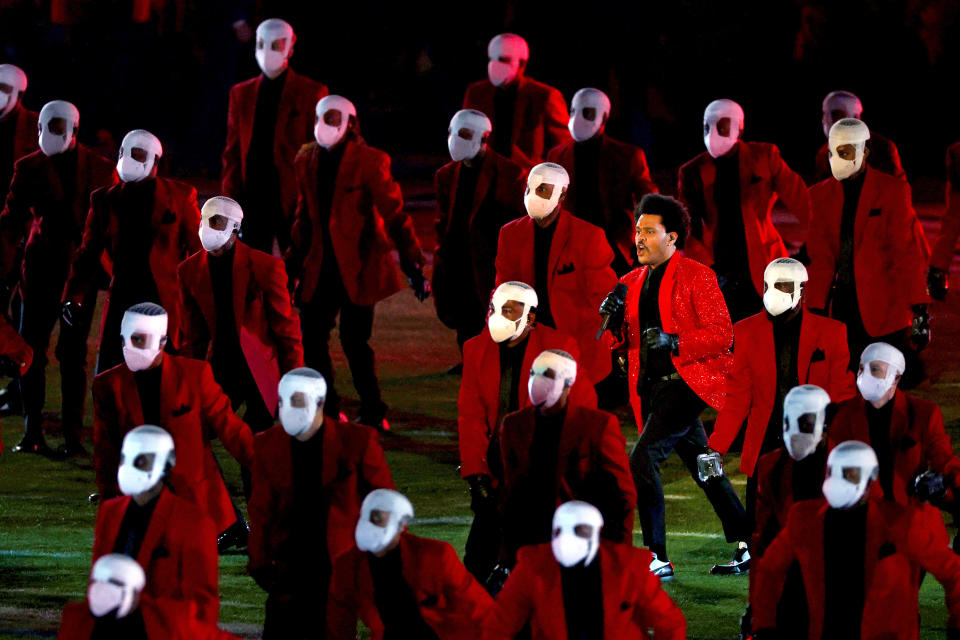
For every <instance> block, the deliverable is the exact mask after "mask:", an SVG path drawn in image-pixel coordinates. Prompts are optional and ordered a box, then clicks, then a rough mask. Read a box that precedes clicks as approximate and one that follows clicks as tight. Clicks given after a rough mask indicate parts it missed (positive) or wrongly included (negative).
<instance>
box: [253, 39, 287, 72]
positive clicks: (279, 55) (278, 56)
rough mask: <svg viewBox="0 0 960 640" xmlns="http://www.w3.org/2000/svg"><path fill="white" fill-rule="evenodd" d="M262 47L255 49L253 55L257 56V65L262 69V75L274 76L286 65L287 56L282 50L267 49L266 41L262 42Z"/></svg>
mask: <svg viewBox="0 0 960 640" xmlns="http://www.w3.org/2000/svg"><path fill="white" fill-rule="evenodd" d="M264 45H265V46H264V48H263V49H257V51H256V53H255V54H254V56H255V57H256V58H257V65H258V66H259V67H260V70H261V71H263V75H265V76H267V77H268V78H273V77H276V76H277V75H279V74H280V72H281V71H283V69H284V68H285V67H286V66H287V56H286V54H284V52H283V51H273V50H272V49H268V48H267V47H268V46H269V45H268V44H267V43H264Z"/></svg>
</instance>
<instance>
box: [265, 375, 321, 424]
mask: <svg viewBox="0 0 960 640" xmlns="http://www.w3.org/2000/svg"><path fill="white" fill-rule="evenodd" d="M277 391H278V395H279V396H280V411H279V416H280V424H281V425H283V430H284V431H286V432H287V434H288V435H290V436H292V437H296V436H299V435H300V434H302V433H304V432H305V431H306V430H307V429H309V428H310V427H311V426H313V421H314V419H315V418H316V417H317V414H318V413H321V412H322V411H323V401H324V400H325V399H326V397H327V382H326V380H324V379H323V378H322V377H320V378H317V377H313V376H305V375H298V374H297V369H294V370H292V371H289V372H287V373H286V374H285V375H284V376H283V377H282V378H281V379H280V384H279V386H278V389H277ZM295 393H302V394H303V396H304V397H303V400H304V404H305V405H306V406H303V407H294V406H293V405H292V397H293V394H295Z"/></svg>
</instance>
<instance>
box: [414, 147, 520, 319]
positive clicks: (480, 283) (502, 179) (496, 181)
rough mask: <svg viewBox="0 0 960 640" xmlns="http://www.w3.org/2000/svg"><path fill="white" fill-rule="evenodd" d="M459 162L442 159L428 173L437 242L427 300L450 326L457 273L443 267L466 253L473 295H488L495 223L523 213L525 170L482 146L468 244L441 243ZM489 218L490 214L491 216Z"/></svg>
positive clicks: (451, 212)
mask: <svg viewBox="0 0 960 640" xmlns="http://www.w3.org/2000/svg"><path fill="white" fill-rule="evenodd" d="M461 166H463V163H462V162H448V163H447V164H445V165H443V166H442V167H440V168H439V169H438V170H437V173H436V174H435V175H434V178H433V185H434V189H435V190H436V192H437V215H436V218H435V219H434V225H435V227H436V230H437V246H436V248H435V249H434V253H433V282H432V284H433V296H434V297H433V299H434V302H435V303H436V305H437V316H438V317H439V318H440V320H441V321H443V322H444V324H447V325H448V326H451V327H456V324H455V322H456V318H457V317H458V315H459V314H458V313H457V309H456V306H457V305H458V303H459V302H460V298H461V296H460V295H459V294H458V289H459V288H461V287H462V286H463V284H462V282H461V281H460V280H459V279H458V275H459V274H457V273H455V272H452V271H451V269H450V268H448V267H447V265H446V261H447V260H448V259H451V258H452V259H454V260H458V259H459V258H460V257H461V256H462V254H463V253H464V252H469V253H470V258H471V263H472V265H473V281H474V283H476V286H477V298H478V299H479V300H488V299H489V298H490V292H491V291H492V290H493V286H494V284H493V283H494V279H495V278H494V277H495V274H496V265H495V264H494V259H495V258H496V254H497V236H498V234H499V232H500V227H502V226H503V225H505V224H506V223H508V222H510V221H511V220H514V219H516V218H519V217H520V216H523V215H526V214H525V212H524V208H523V191H524V189H525V188H526V175H527V174H526V171H525V170H524V169H523V168H522V167H520V166H519V165H518V164H517V163H515V162H513V161H512V160H508V159H507V158H504V157H503V156H501V155H500V154H499V153H497V152H496V151H494V150H493V149H490V148H489V147H488V148H487V151H486V154H485V155H484V158H483V163H482V164H481V165H480V175H479V176H477V186H476V188H475V189H474V192H473V204H472V205H471V207H470V219H469V220H468V221H467V225H466V228H467V233H468V236H469V240H470V241H469V244H468V245H461V246H456V245H454V244H453V243H451V242H447V234H448V233H449V232H450V228H451V226H452V225H453V215H454V204H455V203H456V200H457V185H458V184H459V183H460V167H461ZM491 218H492V219H491Z"/></svg>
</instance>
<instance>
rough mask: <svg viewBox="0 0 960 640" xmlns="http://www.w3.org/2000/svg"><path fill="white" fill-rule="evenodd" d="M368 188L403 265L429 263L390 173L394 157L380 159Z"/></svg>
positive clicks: (400, 193) (398, 187)
mask: <svg viewBox="0 0 960 640" xmlns="http://www.w3.org/2000/svg"><path fill="white" fill-rule="evenodd" d="M368 184H369V189H370V192H371V195H372V196H373V202H374V204H375V205H376V207H377V212H378V213H379V214H380V217H382V218H383V223H384V226H385V227H386V230H387V234H388V235H389V236H390V239H391V240H393V243H394V244H395V245H396V246H397V251H398V252H399V253H400V265H401V266H403V267H406V266H408V265H414V264H419V265H420V266H423V265H424V263H425V260H424V257H423V252H422V251H421V250H420V241H419V240H418V239H417V234H416V232H415V231H414V229H413V221H412V220H411V219H410V216H409V215H407V213H406V212H405V211H404V210H403V193H402V192H401V191H400V185H399V184H397V182H396V180H394V179H393V175H391V173H390V157H389V156H388V155H387V154H385V153H384V154H382V155H380V157H379V158H378V161H377V165H376V167H375V170H373V171H371V172H370V182H369V183H368Z"/></svg>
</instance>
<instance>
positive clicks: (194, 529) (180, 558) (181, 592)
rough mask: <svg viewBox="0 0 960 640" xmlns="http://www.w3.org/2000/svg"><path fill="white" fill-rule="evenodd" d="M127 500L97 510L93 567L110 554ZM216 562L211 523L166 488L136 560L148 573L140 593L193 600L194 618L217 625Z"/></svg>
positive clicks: (113, 501) (105, 504) (187, 502)
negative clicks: (195, 606) (142, 590)
mask: <svg viewBox="0 0 960 640" xmlns="http://www.w3.org/2000/svg"><path fill="white" fill-rule="evenodd" d="M177 463H178V464H179V460H178V461H177ZM174 468H176V466H174ZM131 500H132V498H131V497H130V496H122V497H119V498H114V499H112V500H107V501H106V502H104V503H102V504H101V505H100V511H99V512H98V513H97V525H96V530H95V533H94V539H93V562H96V561H97V559H98V558H99V557H100V556H103V555H106V554H108V553H113V549H114V544H115V543H116V540H117V534H118V533H119V532H120V525H121V523H122V522H123V515H124V514H125V513H126V512H127V506H128V505H129V504H130V501H131ZM217 559H218V556H217V531H216V530H215V529H214V526H213V522H212V521H211V520H210V518H209V517H207V515H206V514H204V513H203V512H202V511H201V510H200V509H199V508H197V507H196V506H195V505H194V504H193V503H191V502H189V501H188V500H185V499H183V498H181V497H178V496H176V495H174V494H173V493H172V492H171V491H170V490H169V489H164V490H163V491H161V492H160V496H159V497H158V498H157V504H156V506H155V507H154V508H153V515H152V516H151V517H150V525H149V526H148V527H147V533H146V535H145V536H144V538H143V543H142V544H141V545H140V551H139V552H138V553H137V557H136V558H134V560H136V561H137V562H138V563H139V564H140V566H141V567H143V572H144V573H145V574H147V586H146V588H145V589H144V593H146V594H147V595H149V596H152V597H155V598H162V597H166V598H175V599H177V600H192V601H193V602H195V603H196V605H197V610H196V615H197V617H198V618H199V619H200V620H203V621H205V622H208V623H211V624H216V623H217V617H218V616H219V613H220V595H219V592H218V591H217V579H218V574H217Z"/></svg>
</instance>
